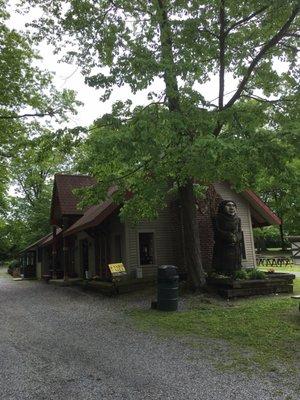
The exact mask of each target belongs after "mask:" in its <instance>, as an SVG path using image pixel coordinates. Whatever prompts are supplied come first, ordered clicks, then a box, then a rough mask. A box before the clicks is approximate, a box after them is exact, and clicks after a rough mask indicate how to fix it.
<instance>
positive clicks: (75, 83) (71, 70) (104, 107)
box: [9, 0, 286, 126]
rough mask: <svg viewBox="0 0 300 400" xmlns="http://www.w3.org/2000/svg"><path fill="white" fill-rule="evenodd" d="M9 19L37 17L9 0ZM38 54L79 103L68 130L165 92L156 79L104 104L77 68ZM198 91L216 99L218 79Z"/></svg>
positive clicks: (19, 21)
mask: <svg viewBox="0 0 300 400" xmlns="http://www.w3.org/2000/svg"><path fill="white" fill-rule="evenodd" d="M10 3H11V19H10V21H9V26H10V27H11V28H15V29H23V28H24V27H25V23H26V22H29V21H30V20H31V19H34V18H36V17H37V16H38V15H39V13H38V12H37V11H35V10H33V11H32V12H30V14H29V15H26V16H22V15H20V14H18V13H16V12H15V9H16V3H17V0H11V1H10ZM38 51H39V52H40V55H41V56H42V58H43V60H42V61H41V63H40V66H41V67H42V68H43V69H47V70H49V71H52V72H54V73H55V78H54V83H55V86H56V87H57V89H59V90H60V89H73V90H75V91H76V93H77V99H78V100H80V101H81V102H82V103H84V105H83V106H82V107H79V108H78V114H77V115H74V116H71V118H70V123H69V124H68V125H69V126H76V125H83V126H88V125H90V124H91V123H92V122H93V121H94V120H95V119H96V118H99V117H100V116H101V115H103V114H105V113H108V112H110V110H111V106H112V104H113V103H114V102H115V101H117V100H126V99H128V98H130V99H131V100H132V101H133V105H137V104H142V105H144V104H147V103H148V102H149V101H148V100H147V93H148V92H149V91H151V90H155V91H161V90H163V88H164V85H163V82H162V81H161V80H159V79H156V80H155V81H154V83H153V85H152V88H151V87H150V88H148V89H147V90H144V91H141V92H138V93H137V94H136V95H133V94H132V93H131V91H130V88H129V87H128V86H124V87H122V88H117V89H116V90H115V91H114V92H113V94H112V96H111V98H110V99H109V101H107V102H105V103H103V102H100V101H99V97H100V96H101V95H102V94H103V91H102V90H95V89H92V88H90V87H89V86H87V85H86V84H85V83H84V77H83V76H82V74H81V73H80V70H79V68H78V67H77V66H76V65H69V64H66V63H61V62H58V60H59V56H57V55H54V54H53V48H51V46H49V45H48V44H47V43H45V42H42V43H41V44H40V46H39V47H38ZM276 68H277V69H278V70H282V71H283V70H286V65H284V64H283V63H280V62H278V63H276ZM225 82H226V86H225V93H228V92H231V91H232V90H233V89H235V87H236V86H237V81H235V80H234V79H233V78H232V77H231V76H227V77H226V81H225ZM199 90H200V92H201V94H202V95H204V97H205V99H206V100H209V101H211V100H213V99H215V98H217V97H218V78H217V77H215V76H212V77H211V81H210V82H207V83H206V84H204V85H201V86H200V85H199Z"/></svg>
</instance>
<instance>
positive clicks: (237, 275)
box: [234, 269, 248, 279]
mask: <svg viewBox="0 0 300 400" xmlns="http://www.w3.org/2000/svg"><path fill="white" fill-rule="evenodd" d="M234 279H248V275H247V272H246V271H245V270H244V269H241V270H240V271H237V272H236V273H235V274H234Z"/></svg>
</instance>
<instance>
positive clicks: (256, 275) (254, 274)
mask: <svg viewBox="0 0 300 400" xmlns="http://www.w3.org/2000/svg"><path fill="white" fill-rule="evenodd" d="M247 275H248V279H265V278H266V274H265V273H264V272H263V271H260V270H259V269H256V268H253V269H249V270H248V271H247Z"/></svg>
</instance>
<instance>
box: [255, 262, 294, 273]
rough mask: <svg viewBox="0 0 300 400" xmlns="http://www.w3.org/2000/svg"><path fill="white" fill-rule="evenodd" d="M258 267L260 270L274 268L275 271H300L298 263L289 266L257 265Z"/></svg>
mask: <svg viewBox="0 0 300 400" xmlns="http://www.w3.org/2000/svg"><path fill="white" fill-rule="evenodd" d="M258 268H259V269H261V270H262V271H267V270H268V269H270V268H274V270H275V272H290V273H293V272H300V265H295V264H294V265H292V266H291V267H264V266H259V267H258Z"/></svg>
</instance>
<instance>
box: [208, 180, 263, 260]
mask: <svg viewBox="0 0 300 400" xmlns="http://www.w3.org/2000/svg"><path fill="white" fill-rule="evenodd" d="M213 186H214V188H215V190H216V192H217V193H218V194H219V195H220V196H221V197H222V199H224V200H233V201H234V202H235V203H236V205H237V214H238V216H239V217H240V218H241V224H242V231H243V233H244V241H245V250H246V260H242V265H243V266H245V267H252V268H253V267H256V258H255V248H254V239H253V231H252V222H251V214H250V208H249V205H248V204H247V202H246V201H245V200H244V199H243V198H242V197H241V196H240V195H239V194H238V193H236V192H234V191H233V190H232V189H231V188H230V186H229V184H227V183H224V182H218V183H214V185H213Z"/></svg>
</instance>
